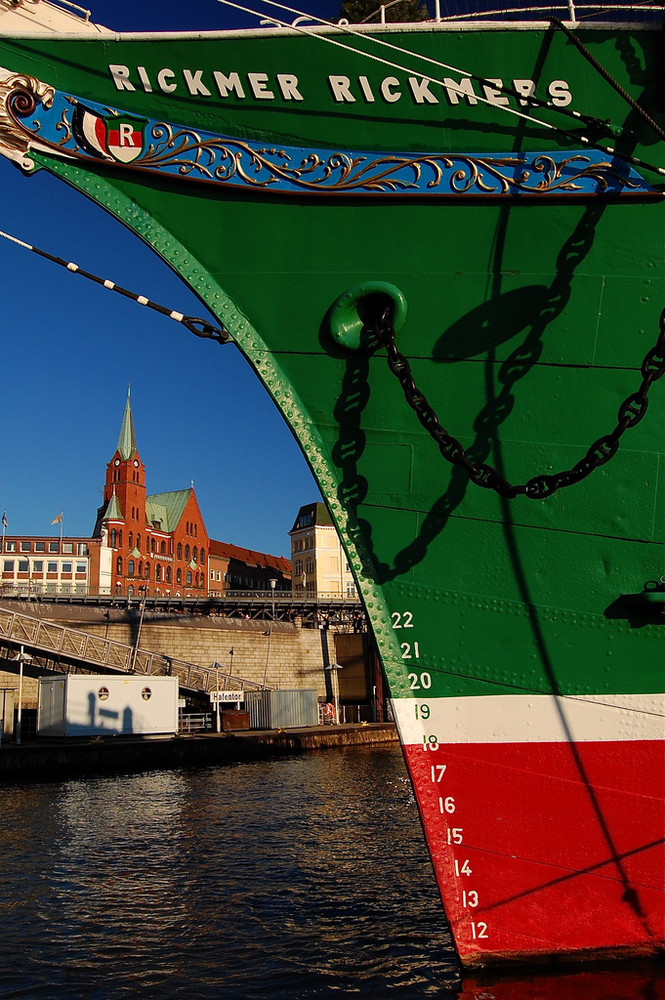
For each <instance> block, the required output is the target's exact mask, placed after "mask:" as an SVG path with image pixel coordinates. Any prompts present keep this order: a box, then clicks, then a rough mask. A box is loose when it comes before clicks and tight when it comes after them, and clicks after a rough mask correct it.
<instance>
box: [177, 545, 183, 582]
mask: <svg viewBox="0 0 665 1000" xmlns="http://www.w3.org/2000/svg"><path fill="white" fill-rule="evenodd" d="M178 559H182V542H178ZM178 582H180V581H178Z"/></svg>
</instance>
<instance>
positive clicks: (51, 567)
mask: <svg viewBox="0 0 665 1000" xmlns="http://www.w3.org/2000/svg"><path fill="white" fill-rule="evenodd" d="M46 572H47V573H57V572H58V564H57V562H50V563H47V564H46Z"/></svg>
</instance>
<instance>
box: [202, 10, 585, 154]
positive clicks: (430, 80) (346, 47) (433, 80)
mask: <svg viewBox="0 0 665 1000" xmlns="http://www.w3.org/2000/svg"><path fill="white" fill-rule="evenodd" d="M266 2H267V3H271V2H272V0H266ZM217 3H221V4H224V6H225V7H233V8H234V10H239V11H241V12H242V13H244V14H253V15H254V16H255V17H261V15H260V14H259V13H258V12H257V11H255V10H253V9H252V8H251V7H244V6H243V5H242V4H239V3H234V2H233V0H217ZM274 6H279V5H277V4H275V5H274ZM304 16H305V15H303V17H304ZM271 20H272V21H274V22H275V24H277V25H278V26H279V27H282V28H290V29H292V30H293V31H299V32H300V33H301V34H303V35H307V36H308V37H310V38H316V39H317V40H319V41H322V42H327V43H328V44H329V45H336V46H337V47H338V48H340V49H344V51H345V52H353V53H354V54H355V55H360V56H363V57H364V58H365V59H370V60H371V61H372V62H377V63H380V64H381V65H382V66H388V67H389V68H390V69H397V70H400V72H402V73H412V74H413V75H414V76H419V77H420V78H421V79H422V80H426V81H427V82H428V83H434V84H436V85H437V86H438V87H445V84H443V83H442V81H441V80H437V78H436V77H434V76H429V75H428V74H427V73H423V72H422V71H421V70H417V69H410V68H409V67H408V66H402V65H401V64H400V63H396V62H392V61H391V60H390V59H383V58H381V56H375V55H372V53H371V52H362V51H360V50H359V49H355V48H353V46H351V45H345V44H344V42H339V41H337V39H335V38H327V37H326V36H325V35H319V34H317V33H316V32H315V31H312V30H311V29H309V28H305V27H304V26H303V25H301V24H289V23H288V21H282V20H281V18H279V17H274V18H271ZM316 20H318V21H319V22H320V23H323V24H329V25H330V26H331V27H334V28H336V27H339V25H336V24H333V23H332V22H330V21H321V19H320V18H317V19H316ZM351 34H356V35H357V33H354V32H353V31H351ZM402 51H404V52H405V54H407V53H408V54H409V55H413V53H412V52H410V51H409V50H408V49H406V50H402ZM441 65H442V66H444V68H446V67H445V64H443V63H442V64H441ZM447 68H448V69H450V70H451V71H452V72H456V73H460V72H461V70H458V69H455V67H452V66H451V67H447ZM463 75H465V76H468V75H469V74H463ZM474 100H476V101H478V102H479V103H480V104H487V105H488V106H489V107H491V108H496V109H497V110H499V111H505V112H506V113H508V114H511V115H516V116H517V117H518V118H523V119H525V121H528V122H532V123H533V124H534V125H540V126H541V127H542V128H546V129H551V130H552V131H554V132H564V129H560V128H558V127H557V126H556V125H550V124H549V122H544V121H541V120H540V119H539V118H534V117H533V115H528V114H526V112H524V111H518V110H517V109H516V108H509V107H507V106H506V105H505V104H501V105H497V104H494V103H493V102H492V101H490V100H488V98H486V97H479V96H478V95H475V96H474ZM575 138H576V139H578V140H580V138H581V137H580V136H576V137H575ZM581 141H584V139H581ZM587 141H588V140H587Z"/></svg>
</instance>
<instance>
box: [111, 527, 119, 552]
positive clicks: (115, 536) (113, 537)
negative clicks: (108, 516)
mask: <svg viewBox="0 0 665 1000" xmlns="http://www.w3.org/2000/svg"><path fill="white" fill-rule="evenodd" d="M117 541H118V532H117V531H116V530H115V528H111V548H112V549H115V548H117V544H116V543H117Z"/></svg>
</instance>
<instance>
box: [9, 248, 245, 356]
mask: <svg viewBox="0 0 665 1000" xmlns="http://www.w3.org/2000/svg"><path fill="white" fill-rule="evenodd" d="M0 237H2V238H3V239H5V240H9V241H10V242H11V243H16V244H17V246H20V247H23V248H24V249H25V250H30V251H32V253H36V254H37V255H38V256H39V257H44V258H45V259H46V260H50V261H52V263H54V264H59V265H60V267H64V268H65V269H66V270H67V271H70V272H72V273H73V274H80V275H81V276H82V277H83V278H88V280H89V281H94V282H95V284H97V285H101V286H102V287H103V288H108V289H109V291H112V292H118V294H119V295H124V297H125V298H127V299H132V300H133V301H134V302H137V303H138V304H139V305H140V306H147V307H148V308H149V309H154V310H155V312H158V313H161V315H162V316H168V317H169V319H173V320H175V321H176V323H181V324H182V325H183V326H184V327H186V328H187V329H188V330H189V331H190V332H191V333H194V334H195V335H196V336H197V337H204V338H206V339H209V340H217V341H219V343H220V344H226V343H227V342H228V341H229V339H230V334H229V332H228V330H226V329H224V327H222V328H220V329H218V328H217V327H215V326H213V325H212V323H209V322H208V321H207V320H205V319H197V318H196V317H194V316H185V315H184V314H183V313H181V312H178V311H177V310H175V309H168V308H167V307H166V306H161V305H159V303H157V302H153V301H152V300H151V299H149V298H147V296H145V295H137V294H136V292H130V291H128V289H126V288H123V287H122V285H117V284H116V283H115V282H114V281H110V280H109V279H108V278H100V277H99V276H98V275H96V274H92V273H91V272H90V271H84V270H83V268H81V267H79V266H78V264H74V263H72V262H71V261H66V260H63V258H62V257H54V256H53V254H50V253H47V252H46V250H40V249H39V247H34V246H32V245H31V244H30V243H25V242H24V241H23V240H19V239H18V238H17V237H16V236H11V235H10V234H9V233H4V232H3V231H2V230H1V229H0Z"/></svg>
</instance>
